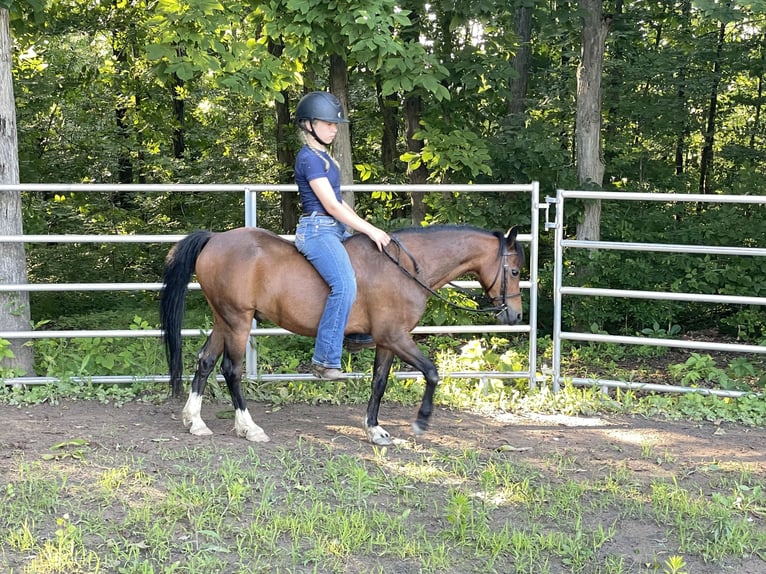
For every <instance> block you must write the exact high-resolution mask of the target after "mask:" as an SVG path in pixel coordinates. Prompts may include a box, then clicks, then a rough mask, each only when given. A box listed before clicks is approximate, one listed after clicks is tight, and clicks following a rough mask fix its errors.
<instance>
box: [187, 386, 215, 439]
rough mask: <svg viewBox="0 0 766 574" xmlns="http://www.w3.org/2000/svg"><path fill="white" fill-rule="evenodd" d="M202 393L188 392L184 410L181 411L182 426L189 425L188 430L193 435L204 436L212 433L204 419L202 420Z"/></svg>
mask: <svg viewBox="0 0 766 574" xmlns="http://www.w3.org/2000/svg"><path fill="white" fill-rule="evenodd" d="M201 413H202V395H198V394H197V393H195V392H190V393H189V398H188V399H187V400H186V405H184V410H183V412H182V415H183V422H184V426H187V427H189V432H190V433H191V434H193V435H194V436H205V435H210V434H213V431H211V430H210V429H209V428H207V425H206V424H205V421H203V420H202V415H201Z"/></svg>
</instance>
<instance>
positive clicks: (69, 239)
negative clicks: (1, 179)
mask: <svg viewBox="0 0 766 574" xmlns="http://www.w3.org/2000/svg"><path fill="white" fill-rule="evenodd" d="M343 190H344V191H345V190H350V191H353V192H362V191H382V192H395V191H398V192H412V191H415V192H461V193H467V192H470V193H486V192H503V193H509V192H523V193H529V194H530V220H531V226H530V233H528V234H519V235H518V240H519V241H522V242H527V243H529V246H530V248H529V258H528V270H529V279H528V280H526V281H522V282H521V287H522V289H528V290H529V313H528V319H529V321H528V324H526V325H515V326H505V325H473V326H455V327H448V326H440V327H433V326H419V327H416V328H415V329H414V330H413V333H416V334H417V333H422V334H426V333H527V334H528V336H529V354H528V368H527V370H526V371H520V372H494V371H475V372H474V371H471V372H459V373H458V372H456V373H445V374H443V376H449V377H453V378H478V379H481V380H486V379H489V378H506V379H519V378H522V379H524V378H525V379H528V380H529V384H530V386H534V385H535V384H536V381H537V378H538V377H537V368H536V367H537V301H538V294H537V283H538V281H537V278H538V252H539V246H538V239H539V210H541V209H544V208H546V207H547V205H545V204H544V205H543V206H541V205H540V203H539V184H538V182H532V183H530V184H503V185H472V184H466V185H460V184H441V185H439V184H424V185H405V184H402V185H366V184H365V185H351V186H344V187H343ZM2 191H26V192H38V191H46V192H55V193H71V192H86V193H100V192H114V191H122V192H124V191H133V192H141V193H167V192H174V193H189V192H206V193H232V192H234V193H244V195H245V217H244V219H245V224H246V225H250V226H252V225H255V224H256V217H255V214H256V209H257V205H256V201H257V199H256V198H257V193H259V192H264V191H269V192H279V193H282V192H286V191H292V192H294V191H297V187H296V186H295V185H287V184H280V185H268V184H204V185H203V184H200V185H196V184H157V185H151V184H130V185H125V184H18V185H0V192H2ZM183 237H184V235H172V234H168V235H82V234H72V235H18V236H16V235H6V236H0V243H3V242H5V243H19V242H23V243H147V244H152V243H159V244H163V243H176V242H177V241H180V240H181V239H183ZM286 237H289V236H286ZM458 283H462V285H461V286H462V287H478V283H477V282H458ZM161 288H162V284H161V283H157V282H151V283H108V282H105V283H67V284H57V283H41V284H23V285H11V284H4V285H0V291H4V292H12V291H28V292H33V291H36V292H40V291H57V292H65V291H159V290H160V289H161ZM189 288H190V289H196V290H198V289H199V284H197V283H190V284H189ZM201 334H204V330H202V329H183V330H182V332H181V335H182V336H184V337H190V336H199V335H201ZM291 334H292V333H290V332H289V331H286V330H284V329H281V328H259V327H257V326H256V325H254V328H253V330H252V331H251V335H252V336H253V337H260V336H285V335H291ZM161 336H162V332H161V331H160V330H159V329H141V330H138V329H111V330H84V329H79V330H78V329H72V330H56V331H53V330H51V331H36V330H29V331H0V338H2V339H58V338H88V337H115V338H118V337H125V338H128V337H154V338H159V337H161ZM248 347H249V349H248V354H247V357H246V359H245V360H246V375H247V376H248V377H250V378H253V379H259V380H264V381H266V380H274V381H279V380H301V379H312V378H313V376H312V375H304V374H298V373H288V374H278V375H262V374H259V373H258V372H257V360H256V357H255V355H254V354H252V350H251V349H252V348H253V345H249V346H248ZM351 376H352V377H355V378H360V377H364V376H367V375H365V374H363V373H352V374H351ZM393 376H394V377H396V378H419V377H421V376H422V375H421V374H420V373H411V372H396V373H393ZM74 380H77V379H74ZM83 380H84V379H83ZM167 380H168V376H167V375H146V376H136V377H133V376H108V375H104V376H93V377H87V381H89V382H92V383H106V384H114V383H131V382H137V381H158V382H164V381H167ZM3 382H4V383H5V384H53V383H56V382H58V379H56V378H54V377H17V378H13V379H5V380H4V381H3Z"/></svg>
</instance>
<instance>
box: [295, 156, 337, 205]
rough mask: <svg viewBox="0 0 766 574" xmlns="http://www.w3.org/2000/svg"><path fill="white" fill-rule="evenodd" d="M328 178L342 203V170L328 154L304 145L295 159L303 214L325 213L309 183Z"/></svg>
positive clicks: (296, 180)
mask: <svg viewBox="0 0 766 574" xmlns="http://www.w3.org/2000/svg"><path fill="white" fill-rule="evenodd" d="M320 177H326V178H327V179H328V180H329V182H330V185H331V186H332V189H333V191H334V192H335V197H336V198H337V200H338V201H342V196H341V193H340V169H339V168H338V165H337V164H336V163H335V162H334V161H333V159H332V158H331V157H330V155H329V154H328V153H326V152H323V151H319V150H314V149H312V148H310V147H309V146H308V145H304V146H303V147H302V148H301V149H300V151H299V152H298V157H296V158H295V183H297V184H298V191H299V192H300V195H301V207H302V209H303V213H311V212H312V211H324V210H325V209H324V207H322V202H321V201H319V198H318V197H317V196H316V194H315V193H314V190H313V189H311V186H310V185H309V182H310V181H312V180H314V179H318V178H320Z"/></svg>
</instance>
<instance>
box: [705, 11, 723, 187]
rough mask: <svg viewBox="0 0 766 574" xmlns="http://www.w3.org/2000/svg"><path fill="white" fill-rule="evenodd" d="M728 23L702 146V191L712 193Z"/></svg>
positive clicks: (718, 52) (718, 53)
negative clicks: (717, 116)
mask: <svg viewBox="0 0 766 574" xmlns="http://www.w3.org/2000/svg"><path fill="white" fill-rule="evenodd" d="M725 32H726V24H725V23H724V22H721V27H720V28H719V31H718V44H717V46H716V54H715V62H714V63H713V87H712V88H711V90H710V107H709V108H708V113H707V128H706V129H705V143H704V145H703V146H702V156H701V157H700V185H699V192H700V193H710V192H711V187H712V186H711V183H710V180H711V178H712V172H713V144H714V143H715V120H716V111H717V109H718V84H719V83H720V82H721V58H722V55H723V43H724V41H725V39H726V36H725Z"/></svg>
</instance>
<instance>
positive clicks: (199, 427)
mask: <svg viewBox="0 0 766 574" xmlns="http://www.w3.org/2000/svg"><path fill="white" fill-rule="evenodd" d="M189 432H190V433H191V434H193V435H194V436H210V435H211V434H213V431H211V430H210V429H209V428H207V425H206V424H205V423H202V424H196V425H192V426H191V428H190V429H189Z"/></svg>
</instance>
